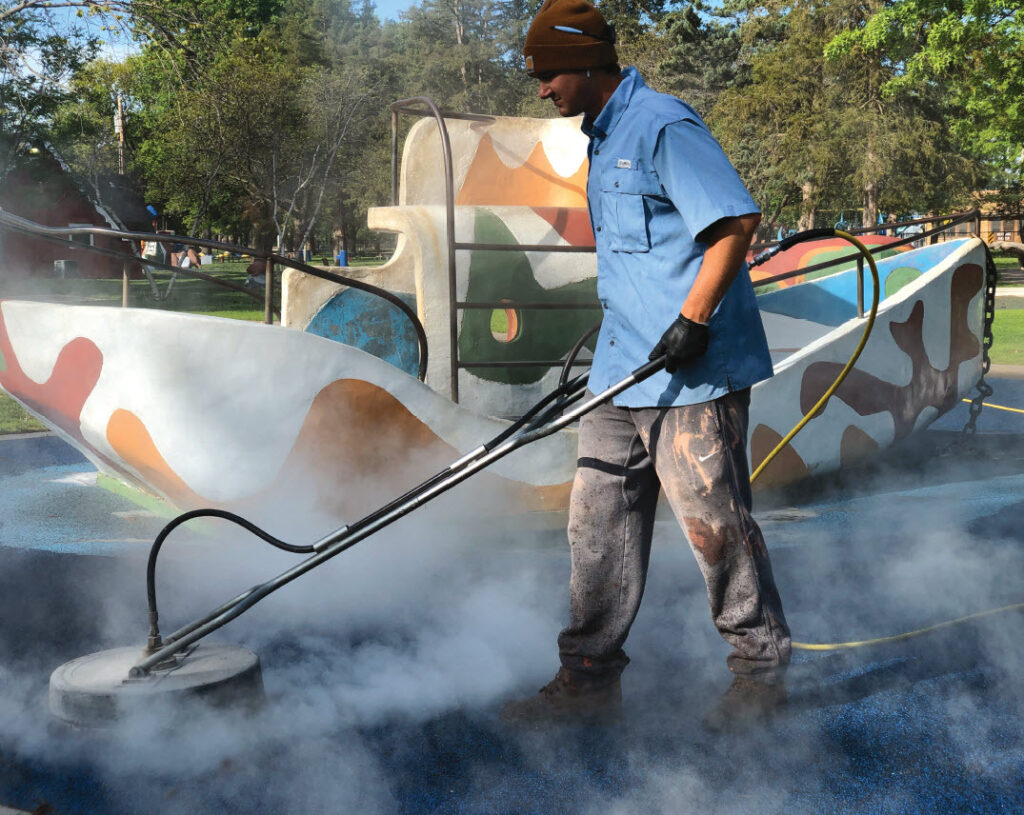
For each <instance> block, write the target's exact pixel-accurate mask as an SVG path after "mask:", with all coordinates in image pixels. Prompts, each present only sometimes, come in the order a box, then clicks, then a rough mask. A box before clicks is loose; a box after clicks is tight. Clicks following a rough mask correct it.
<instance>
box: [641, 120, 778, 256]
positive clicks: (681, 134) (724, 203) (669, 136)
mask: <svg viewBox="0 0 1024 815" xmlns="http://www.w3.org/2000/svg"><path fill="white" fill-rule="evenodd" d="M654 168H655V170H656V171H657V173H658V180H659V181H660V183H661V186H662V187H664V188H665V192H666V194H667V195H668V197H669V199H670V200H671V201H672V203H673V205H674V206H675V208H676V209H677V210H678V211H679V214H680V215H681V216H682V218H683V221H684V222H685V223H686V226H687V228H688V229H689V231H690V234H691V235H692V236H694V237H696V236H697V235H699V234H700V233H701V232H703V231H704V230H705V229H707V228H708V227H709V226H711V225H712V224H713V223H715V222H716V221H718V220H721V219H722V218H730V217H736V216H739V215H748V214H750V213H755V212H760V211H761V210H760V208H759V207H758V206H757V204H755V203H754V199H753V198H751V197H750V193H749V192H747V188H746V186H745V185H744V183H743V181H742V179H741V178H740V176H739V173H737V172H736V169H735V168H734V167H733V166H732V163H731V162H730V161H729V159H728V157H727V156H726V155H725V152H724V151H723V150H722V148H721V146H720V145H719V144H718V142H717V141H715V137H714V136H712V135H711V133H710V132H709V131H708V129H707V128H706V127H704V126H703V125H702V124H701V123H699V122H696V121H693V120H690V119H680V120H679V121H676V122H672V123H670V124H668V125H665V127H663V128H662V130H661V132H660V133H659V134H658V140H657V144H656V146H655V148H654Z"/></svg>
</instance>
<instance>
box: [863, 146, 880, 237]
mask: <svg viewBox="0 0 1024 815" xmlns="http://www.w3.org/2000/svg"><path fill="white" fill-rule="evenodd" d="M878 176H879V171H878V157H877V156H876V155H875V149H874V147H873V146H872V145H871V144H870V142H869V143H868V147H867V149H866V150H865V151H864V215H863V217H862V218H861V222H860V225H861V226H863V227H865V228H866V227H872V226H877V225H878V186H879V183H878Z"/></svg>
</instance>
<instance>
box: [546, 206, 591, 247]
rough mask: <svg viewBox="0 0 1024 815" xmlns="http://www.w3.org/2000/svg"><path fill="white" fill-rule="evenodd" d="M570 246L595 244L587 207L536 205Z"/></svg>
mask: <svg viewBox="0 0 1024 815" xmlns="http://www.w3.org/2000/svg"><path fill="white" fill-rule="evenodd" d="M533 211H534V212H536V213H537V214H538V215H539V216H540V217H541V218H543V219H544V220H545V221H547V222H548V223H549V224H551V226H553V227H554V229H555V232H557V233H558V234H559V236H560V237H561V238H562V240H564V241H565V242H566V243H568V244H569V245H570V246H593V245H594V230H593V228H592V227H591V226H590V213H589V212H588V211H587V208H586V207H534V208H533Z"/></svg>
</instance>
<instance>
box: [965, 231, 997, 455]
mask: <svg viewBox="0 0 1024 815" xmlns="http://www.w3.org/2000/svg"><path fill="white" fill-rule="evenodd" d="M998 281H999V270H998V269H997V268H996V262H995V260H994V259H993V258H992V252H990V251H989V248H988V246H986V247H985V325H984V330H983V332H982V338H981V379H979V380H978V384H977V385H975V387H976V388H977V391H978V393H977V395H976V396H975V397H974V398H973V399H972V400H971V404H970V416H969V417H968V418H967V424H965V425H964V429H963V431H962V433H963V435H964V436H973V435H974V434H975V433H977V432H978V417H979V416H980V415H981V410H982V408H983V407H985V400H986V399H987V398H988V397H989V396H991V395H992V393H993V390H992V386H991V385H989V384H988V382H986V381H985V374H987V373H988V372H989V368H991V367H992V360H991V359H990V358H989V353H988V352H989V349H990V348H992V339H993V338H992V321H993V320H994V319H995V317H996V283H997V282H998Z"/></svg>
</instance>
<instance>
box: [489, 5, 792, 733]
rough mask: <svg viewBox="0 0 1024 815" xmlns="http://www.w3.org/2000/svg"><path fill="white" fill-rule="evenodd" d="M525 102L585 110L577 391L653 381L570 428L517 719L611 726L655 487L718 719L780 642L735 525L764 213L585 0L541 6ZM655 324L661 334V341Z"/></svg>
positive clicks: (769, 672) (757, 346)
mask: <svg viewBox="0 0 1024 815" xmlns="http://www.w3.org/2000/svg"><path fill="white" fill-rule="evenodd" d="M523 50H524V54H525V57H526V67H527V71H528V72H529V73H530V75H531V76H533V77H534V78H536V79H538V80H539V82H540V87H539V94H540V97H541V98H542V99H550V100H551V101H552V102H553V103H554V105H555V106H556V107H557V108H558V112H559V113H560V114H561V115H562V116H576V115H579V114H580V113H582V114H583V125H582V127H583V131H584V132H585V133H586V134H587V136H589V138H590V145H589V149H588V154H589V157H590V171H589V176H588V181H587V201H588V204H589V208H590V218H591V224H592V226H593V229H594V238H595V242H596V246H597V257H598V277H597V289H598V297H599V299H600V301H601V305H602V307H603V309H604V321H603V323H602V326H601V333H600V335H599V337H598V341H597V348H596V351H595V354H594V362H593V367H592V369H591V373H590V380H589V388H590V390H591V391H592V392H595V393H597V392H600V391H602V390H604V389H605V388H607V387H608V386H609V385H611V384H613V383H614V382H617V381H619V380H620V379H622V378H624V377H625V376H627V375H628V374H629V372H630V371H632V370H633V369H635V368H637V367H638V366H640V365H641V364H642V363H644V362H645V361H646V360H647V359H648V358H650V359H655V358H658V357H660V356H662V355H664V356H665V359H666V363H665V370H664V371H661V372H659V373H658V374H656V375H654V376H652V377H651V378H650V379H648V380H646V381H645V382H642V383H640V384H639V385H636V386H634V387H632V388H630V389H629V390H627V391H625V392H623V393H622V394H620V395H619V396H618V397H616V399H615V400H614V404H606V405H604V406H603V407H601V408H598V409H597V410H595V411H593V412H592V413H590V414H588V415H587V416H585V417H584V418H583V419H582V421H581V423H580V432H579V461H578V470H577V474H576V479H575V481H574V483H573V490H572V499H571V502H570V510H569V541H570V546H571V552H572V578H571V583H570V622H569V625H568V627H567V628H565V630H563V631H562V632H561V634H560V635H559V638H558V646H559V656H560V659H561V663H562V667H561V669H560V670H559V671H558V674H557V676H556V677H555V679H554V680H552V681H551V682H550V683H548V685H546V686H545V687H544V688H542V689H541V692H540V694H539V695H538V696H536V697H533V698H530V699H527V700H524V701H516V702H510V703H508V704H506V705H505V707H504V708H503V710H502V716H503V718H506V719H510V720H515V721H538V722H541V721H552V720H558V719H569V720H575V719H595V718H596V719H606V718H614V717H615V716H616V715H617V714H618V712H619V710H620V705H621V691H620V684H619V676H620V674H621V673H622V671H623V669H624V668H625V666H626V664H627V663H628V662H629V660H628V658H627V657H626V654H625V652H624V651H623V650H622V646H623V644H624V643H625V640H626V636H627V634H628V633H629V629H630V626H631V625H632V623H633V620H634V618H635V616H636V613H637V611H638V609H639V607H640V600H641V597H642V595H643V590H644V582H645V579H646V576H647V566H648V559H649V555H650V546H651V535H652V531H653V525H654V513H655V505H656V503H657V500H658V494H659V489H664V491H665V494H666V498H667V499H668V502H669V504H670V505H671V507H672V510H673V511H674V513H675V515H676V517H677V518H678V520H679V522H680V523H681V525H682V526H683V528H684V529H685V532H686V535H687V537H688V539H689V541H690V545H691V547H692V549H693V552H694V555H695V557H696V559H697V563H698V565H699V566H700V569H701V572H702V574H703V576H704V579H705V582H706V584H707V590H708V599H709V601H710V605H711V614H712V618H713V620H714V623H715V625H716V626H717V628H718V631H719V633H721V635H722V636H723V637H724V638H725V639H726V641H727V642H728V643H729V644H730V645H731V646H732V653H731V654H730V655H729V657H728V660H727V664H728V666H729V668H730V670H731V671H732V672H733V673H734V674H735V677H736V678H735V679H734V681H733V685H732V687H731V688H730V691H728V692H727V693H726V695H725V696H724V697H723V699H722V701H721V703H720V704H719V705H718V706H717V707H716V709H715V710H714V711H713V712H712V715H711V717H710V718H709V719H708V720H707V723H708V724H709V725H729V724H730V723H732V722H734V721H738V720H743V719H747V718H752V717H761V716H762V715H766V714H767V713H769V712H770V711H771V710H772V709H774V708H776V707H778V706H779V705H780V704H782V703H784V700H785V690H784V686H783V685H782V682H781V679H782V672H783V671H784V668H785V666H786V665H787V664H788V662H789V657H790V639H789V630H788V627H787V625H786V621H785V617H784V616H783V612H782V604H781V602H780V600H779V596H778V592H777V590H776V588H775V583H774V580H773V578H772V571H771V565H770V563H769V559H768V553H767V551H766V549H765V546H764V540H763V538H762V536H761V531H760V529H759V528H758V526H757V524H756V523H755V521H754V519H753V518H752V517H751V514H750V506H751V496H750V485H749V469H748V463H747V457H746V437H747V416H748V407H749V402H750V386H751V385H753V384H754V383H756V382H758V381H760V380H762V379H766V378H768V377H770V376H771V375H772V366H771V359H770V356H769V353H768V347H767V342H766V340H765V336H764V329H763V327H762V325H761V318H760V314H759V312H758V309H757V304H756V301H755V299H754V293H753V287H752V286H751V283H750V278H749V275H748V273H747V269H746V266H745V264H744V257H745V255H746V252H747V250H748V248H749V246H750V243H751V239H752V237H753V235H754V231H755V229H756V228H757V225H758V223H759V222H760V218H761V216H760V212H759V210H758V208H757V205H756V204H755V203H754V202H753V200H752V199H751V198H750V195H749V194H748V192H747V190H746V188H745V187H744V185H743V183H742V181H741V180H740V179H739V176H738V175H737V173H736V171H735V170H734V169H733V167H732V165H731V164H730V163H729V160H728V159H727V158H726V157H725V155H724V153H723V152H722V150H721V148H720V147H719V145H718V143H717V142H716V141H715V140H714V138H713V137H712V136H711V134H710V132H709V131H708V130H707V127H706V126H705V125H704V123H703V121H702V120H701V118H700V116H698V115H697V113H696V112H695V111H694V110H693V109H692V108H691V107H690V106H689V105H687V104H685V103H684V102H681V101H680V100H678V99H676V98H674V97H671V96H667V95H665V94H660V93H656V92H654V91H652V90H651V89H649V88H648V87H647V86H646V85H645V84H644V82H643V80H642V79H641V78H640V76H639V74H638V73H637V72H636V70H635V69H633V68H628V69H626V70H625V71H620V70H619V67H618V64H617V63H618V57H617V55H616V53H615V47H614V32H613V31H612V29H611V28H610V26H609V25H608V24H607V22H606V21H605V19H604V18H603V17H602V15H601V14H600V12H598V11H597V9H595V8H594V7H593V6H591V5H589V4H588V3H587V2H585V0H547V2H545V3H544V5H543V6H542V7H541V9H540V11H539V12H538V13H537V16H536V18H535V19H534V20H533V23H532V24H531V26H530V29H529V31H528V33H527V37H526V46H525V48H524V49H523ZM666 327H667V328H666Z"/></svg>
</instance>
